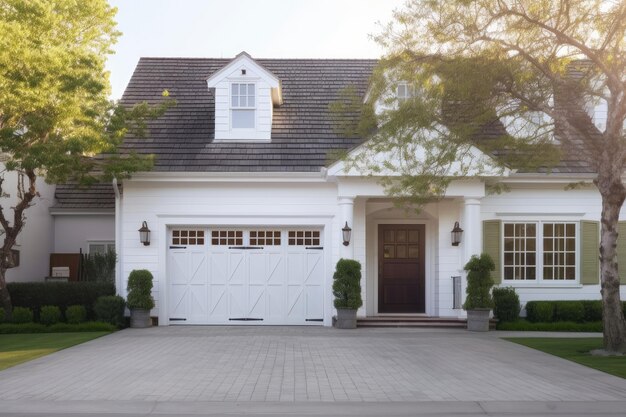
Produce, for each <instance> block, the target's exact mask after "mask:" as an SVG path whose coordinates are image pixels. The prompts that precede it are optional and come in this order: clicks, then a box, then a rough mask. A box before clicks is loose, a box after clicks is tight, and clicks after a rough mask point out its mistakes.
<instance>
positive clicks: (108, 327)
mask: <svg viewBox="0 0 626 417" xmlns="http://www.w3.org/2000/svg"><path fill="white" fill-rule="evenodd" d="M115 330H117V328H116V327H115V326H113V325H112V324H109V323H101V322H97V321H91V322H87V323H80V324H67V323H57V324H53V325H52V326H44V325H43V324H39V323H23V324H13V323H3V324H0V334H18V333H20V334H21V333H75V332H113V331H115Z"/></svg>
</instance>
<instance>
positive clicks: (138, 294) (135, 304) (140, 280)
mask: <svg viewBox="0 0 626 417" xmlns="http://www.w3.org/2000/svg"><path fill="white" fill-rule="evenodd" d="M127 289H128V297H127V299H126V304H127V305H128V308H129V309H131V310H132V309H137V310H151V309H152V308H154V299H153V298H152V273H151V272H150V271H148V270H147V269H134V270H133V271H131V273H130V275H129V276H128V287H127Z"/></svg>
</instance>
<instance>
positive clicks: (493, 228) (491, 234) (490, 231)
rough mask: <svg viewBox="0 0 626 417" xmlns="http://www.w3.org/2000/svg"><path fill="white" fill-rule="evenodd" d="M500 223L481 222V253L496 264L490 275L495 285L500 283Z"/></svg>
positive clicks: (494, 221)
mask: <svg viewBox="0 0 626 417" xmlns="http://www.w3.org/2000/svg"><path fill="white" fill-rule="evenodd" d="M501 242H502V221H501V220H485V221H483V252H484V253H487V254H489V256H491V259H493V263H495V264H496V270H495V271H493V272H492V273H491V276H492V277H493V280H494V282H495V283H496V285H498V284H500V283H501V282H502V276H501V274H502V248H501Z"/></svg>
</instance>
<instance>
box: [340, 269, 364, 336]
mask: <svg viewBox="0 0 626 417" xmlns="http://www.w3.org/2000/svg"><path fill="white" fill-rule="evenodd" d="M333 280H334V282H333V295H334V296H335V302H334V304H335V308H336V309H337V322H336V323H335V327H337V328H338V329H355V328H356V311H357V310H358V309H359V307H361V306H362V305H363V300H362V299H361V264H360V263H359V262H358V261H355V260H352V259H340V260H339V262H337V267H336V269H335V274H334V275H333Z"/></svg>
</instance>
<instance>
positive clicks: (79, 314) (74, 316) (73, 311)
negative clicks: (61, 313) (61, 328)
mask: <svg viewBox="0 0 626 417" xmlns="http://www.w3.org/2000/svg"><path fill="white" fill-rule="evenodd" d="M65 321H67V322H68V323H69V324H78V323H82V322H84V321H87V309H86V308H85V306H81V305H73V306H69V307H68V308H67V310H65Z"/></svg>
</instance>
